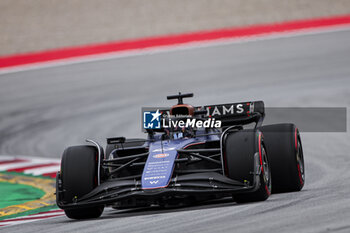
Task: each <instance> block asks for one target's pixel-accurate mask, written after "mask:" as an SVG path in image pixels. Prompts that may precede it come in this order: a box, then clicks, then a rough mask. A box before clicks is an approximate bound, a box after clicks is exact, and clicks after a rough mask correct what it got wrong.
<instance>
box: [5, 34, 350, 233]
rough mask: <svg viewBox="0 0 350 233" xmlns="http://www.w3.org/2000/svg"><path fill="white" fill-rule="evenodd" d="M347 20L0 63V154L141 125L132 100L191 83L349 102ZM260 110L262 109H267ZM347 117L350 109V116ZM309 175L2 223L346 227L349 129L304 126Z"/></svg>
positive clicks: (131, 132) (211, 96) (67, 227)
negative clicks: (210, 195) (287, 183)
mask: <svg viewBox="0 0 350 233" xmlns="http://www.w3.org/2000/svg"><path fill="white" fill-rule="evenodd" d="M349 41H350V30H344V31H334V32H328V33H322V34H315V35H303V36H296V37H288V38H280V39H271V40H258V41H254V42H248V43H237V44H231V45H221V46H213V47H207V48H195V49H189V50H179V51H173V52H165V53H156V54H150V55H141V56H134V57H127V58H119V59H112V60H105V61H98V62H90V63H82V64H74V65H66V66H61V67H53V68H45V69H39V70H31V71H23V72H17V73H11V74H2V75H0V103H1V104H0V117H1V118H0V154H10V155H30V156H42V157H60V155H61V153H62V151H63V149H64V148H65V147H66V146H69V145H73V144H80V143H84V139H85V138H92V139H97V140H99V141H100V142H101V143H103V144H104V143H105V138H106V137H109V136H122V135H124V136H127V137H135V136H136V137H139V136H142V133H141V125H140V124H141V123H140V120H141V119H140V118H141V114H140V108H141V107H142V106H167V105H170V104H172V103H174V102H173V101H167V100H166V97H165V96H166V95H168V94H176V93H177V92H178V91H182V92H194V94H195V98H193V99H192V100H188V102H190V103H192V104H194V105H200V104H217V103H224V102H236V101H246V100H257V99H262V100H264V101H265V104H266V106H269V107H308V106H312V107H333V106H336V107H347V108H349V107H350V43H349ZM267 117H268V116H267ZM348 122H349V121H348ZM302 140H303V146H304V155H305V160H306V161H305V163H306V185H305V187H304V189H303V190H302V192H299V193H288V194H279V195H272V196H271V197H270V198H269V199H268V200H267V201H265V202H261V203H254V204H244V205H238V204H236V203H233V202H230V200H222V201H216V202H212V203H208V204H206V205H201V206H194V207H189V208H175V209H157V208H149V209H139V210H120V211H117V210H113V209H107V210H105V212H104V214H103V215H102V217H101V218H99V219H97V220H89V221H72V220H69V219H68V218H66V217H57V218H53V219H48V220H44V221H38V222H35V223H27V224H21V225H15V226H12V227H5V228H3V229H1V231H2V232H37V233H39V232H48V231H50V232H78V231H79V232H80V231H81V232H103V231H106V232H111V231H113V232H259V233H261V232H278V233H279V232H350V222H349V219H350V195H349V193H350V169H349V167H350V154H349V151H350V143H349V142H350V134H349V133H307V132H304V133H302Z"/></svg>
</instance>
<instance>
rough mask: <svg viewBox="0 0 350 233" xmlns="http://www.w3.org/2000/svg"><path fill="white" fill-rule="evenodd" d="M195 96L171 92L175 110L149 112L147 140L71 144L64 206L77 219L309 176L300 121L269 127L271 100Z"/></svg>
mask: <svg viewBox="0 0 350 233" xmlns="http://www.w3.org/2000/svg"><path fill="white" fill-rule="evenodd" d="M186 97H193V94H192V93H190V94H181V93H179V94H178V95H173V96H168V97H167V98H168V99H178V103H177V104H176V105H174V106H172V107H171V108H168V109H154V110H153V111H152V110H148V111H143V117H144V119H143V120H144V121H143V128H144V131H145V133H147V139H126V138H124V137H115V138H108V139H107V146H106V150H105V153H104V150H103V148H102V147H101V146H100V145H99V144H98V143H97V142H95V141H92V140H87V142H89V143H91V145H82V146H72V147H69V148H67V149H66V150H65V151H64V153H63V157H62V162H61V170H60V172H58V173H57V178H56V186H57V187H56V189H57V191H56V200H57V205H58V206H59V207H60V208H61V209H63V210H64V211H65V213H66V215H67V216H68V217H69V218H72V219H86V218H96V217H99V216H101V214H102V212H103V210H104V207H105V206H112V207H113V208H116V209H121V208H134V207H148V206H154V205H158V206H164V207H167V206H181V205H188V204H193V203H200V202H201V201H207V200H212V199H216V198H223V197H227V196H230V197H233V200H234V201H235V202H237V203H246V202H255V201H264V200H266V199H267V198H268V197H269V196H270V194H271V192H272V193H282V192H293V191H300V190H301V189H302V188H303V186H304V182H305V173H304V158H303V149H302V145H301V139H300V134H299V131H298V129H297V128H296V126H295V125H294V124H274V125H264V126H263V125H262V122H263V119H264V116H265V108H264V102H263V101H253V102H241V103H231V104H220V105H209V106H199V107H194V106H191V105H188V104H184V103H183V98H186Z"/></svg>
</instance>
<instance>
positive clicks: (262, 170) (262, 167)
mask: <svg viewBox="0 0 350 233" xmlns="http://www.w3.org/2000/svg"><path fill="white" fill-rule="evenodd" d="M258 140H259V157H260V165H261V172H264V166H263V160H262V152H261V132H260V133H259V139H258ZM265 190H266V193H267V195H268V196H270V191H269V188H268V187H267V184H265Z"/></svg>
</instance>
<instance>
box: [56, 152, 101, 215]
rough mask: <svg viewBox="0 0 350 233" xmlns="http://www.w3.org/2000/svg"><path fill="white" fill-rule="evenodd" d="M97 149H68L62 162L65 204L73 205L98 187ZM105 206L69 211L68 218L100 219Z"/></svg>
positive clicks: (63, 199) (67, 212)
mask: <svg viewBox="0 0 350 233" xmlns="http://www.w3.org/2000/svg"><path fill="white" fill-rule="evenodd" d="M97 156H98V152H97V149H96V148H95V147H93V146H73V147H68V148H67V149H66V150H65V151H64V153H63V157H62V161H61V179H62V189H63V190H64V192H63V197H62V201H63V202H65V203H72V202H74V200H76V199H78V198H81V197H82V196H84V195H85V194H87V193H89V192H90V191H91V190H93V189H94V188H95V187H96V186H97ZM103 209H104V206H97V207H91V208H90V207H89V208H79V209H67V210H64V211H65V213H66V215H67V217H69V218H72V219H87V218H98V217H100V216H101V214H102V212H103Z"/></svg>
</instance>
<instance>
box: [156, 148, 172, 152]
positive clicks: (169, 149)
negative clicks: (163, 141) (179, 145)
mask: <svg viewBox="0 0 350 233" xmlns="http://www.w3.org/2000/svg"><path fill="white" fill-rule="evenodd" d="M175 149H176V148H175V147H169V148H163V149H154V150H152V152H162V151H171V150H175Z"/></svg>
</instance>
